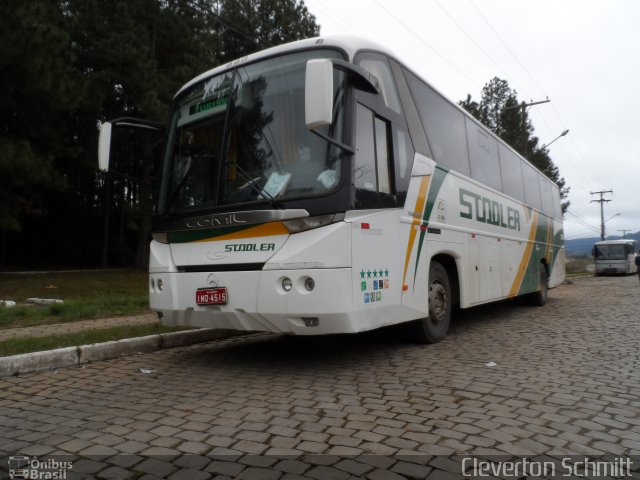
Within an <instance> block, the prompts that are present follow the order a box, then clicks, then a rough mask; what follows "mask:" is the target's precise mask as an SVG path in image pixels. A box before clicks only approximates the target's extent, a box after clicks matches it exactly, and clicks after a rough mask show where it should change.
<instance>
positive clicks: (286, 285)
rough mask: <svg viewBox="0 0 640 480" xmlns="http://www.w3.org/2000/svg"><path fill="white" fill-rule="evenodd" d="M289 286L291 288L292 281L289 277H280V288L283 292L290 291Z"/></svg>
mask: <svg viewBox="0 0 640 480" xmlns="http://www.w3.org/2000/svg"><path fill="white" fill-rule="evenodd" d="M291 288H293V282H292V281H291V279H290V278H289V277H284V278H283V279H282V290H284V291H285V292H290V291H291Z"/></svg>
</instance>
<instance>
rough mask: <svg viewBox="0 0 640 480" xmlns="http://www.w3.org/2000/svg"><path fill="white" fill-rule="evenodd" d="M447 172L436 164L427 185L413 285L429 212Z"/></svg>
mask: <svg viewBox="0 0 640 480" xmlns="http://www.w3.org/2000/svg"><path fill="white" fill-rule="evenodd" d="M448 173H449V170H448V169H445V168H442V167H439V166H437V167H436V169H435V171H434V172H433V176H432V177H431V185H429V193H428V194H427V202H426V205H425V207H424V213H423V215H422V225H421V228H420V238H419V239H418V250H417V252H416V265H415V268H414V271H413V287H414V288H415V286H416V275H417V273H418V264H419V260H420V252H421V250H422V243H423V242H424V237H425V235H426V233H427V229H426V228H425V227H427V226H428V225H429V220H430V219H431V213H432V212H433V207H434V205H435V203H436V199H437V198H438V194H439V193H440V188H441V187H442V184H443V183H444V179H445V178H446V176H447V174H448Z"/></svg>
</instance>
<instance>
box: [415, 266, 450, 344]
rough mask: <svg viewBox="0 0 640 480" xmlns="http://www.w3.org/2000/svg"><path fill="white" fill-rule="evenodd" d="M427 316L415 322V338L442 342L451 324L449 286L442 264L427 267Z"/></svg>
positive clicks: (430, 341)
mask: <svg viewBox="0 0 640 480" xmlns="http://www.w3.org/2000/svg"><path fill="white" fill-rule="evenodd" d="M428 295H429V316H428V317H427V318H423V319H421V320H417V322H416V336H417V337H418V339H419V340H420V341H422V342H425V343H436V342H439V341H440V340H442V339H443V338H444V337H445V336H446V335H447V331H448V330H449V324H450V323H451V309H452V299H451V285H450V283H449V276H448V275H447V271H446V270H445V269H444V267H443V266H442V264H440V263H439V262H431V266H430V267H429V291H428Z"/></svg>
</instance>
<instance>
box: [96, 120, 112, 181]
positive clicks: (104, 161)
mask: <svg viewBox="0 0 640 480" xmlns="http://www.w3.org/2000/svg"><path fill="white" fill-rule="evenodd" d="M110 154H111V123H109V122H104V123H103V124H102V125H100V137H99V138H98V168H99V169H100V171H101V172H108V171H109V155H110Z"/></svg>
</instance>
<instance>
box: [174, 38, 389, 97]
mask: <svg viewBox="0 0 640 480" xmlns="http://www.w3.org/2000/svg"><path fill="white" fill-rule="evenodd" d="M314 47H329V48H331V47H334V48H337V49H339V50H342V51H343V52H345V53H346V54H347V57H348V60H349V61H350V62H353V59H354V57H355V55H356V53H357V52H358V51H360V50H377V51H379V52H382V53H386V54H387V55H390V56H393V57H395V55H393V53H392V52H391V51H389V49H388V48H385V47H383V46H381V45H380V44H377V43H375V42H372V41H370V40H366V39H363V38H358V37H351V36H347V35H335V36H328V37H315V38H307V39H305V40H298V41H295V42H290V43H285V44H283V45H278V46H276V47H271V48H268V49H266V50H261V51H259V52H256V53H252V54H250V55H247V56H245V57H241V58H238V59H236V60H233V61H231V62H229V63H226V64H224V65H220V66H218V67H215V68H212V69H211V70H208V71H206V72H204V73H201V74H200V75H198V76H197V77H195V78H194V79H192V80H190V81H189V82H187V83H186V84H185V85H183V86H182V88H180V90H178V93H176V96H178V95H179V94H180V93H182V92H183V91H184V90H185V89H187V88H189V87H190V86H191V85H193V84H194V83H197V82H199V81H200V80H203V79H205V78H208V77H210V76H212V75H216V74H219V73H221V72H224V71H226V70H230V69H231V68H233V67H235V66H237V65H240V64H243V63H250V62H254V61H256V60H260V59H263V58H268V57H272V56H275V55H281V54H283V53H289V52H295V51H300V50H306V49H309V48H314Z"/></svg>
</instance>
